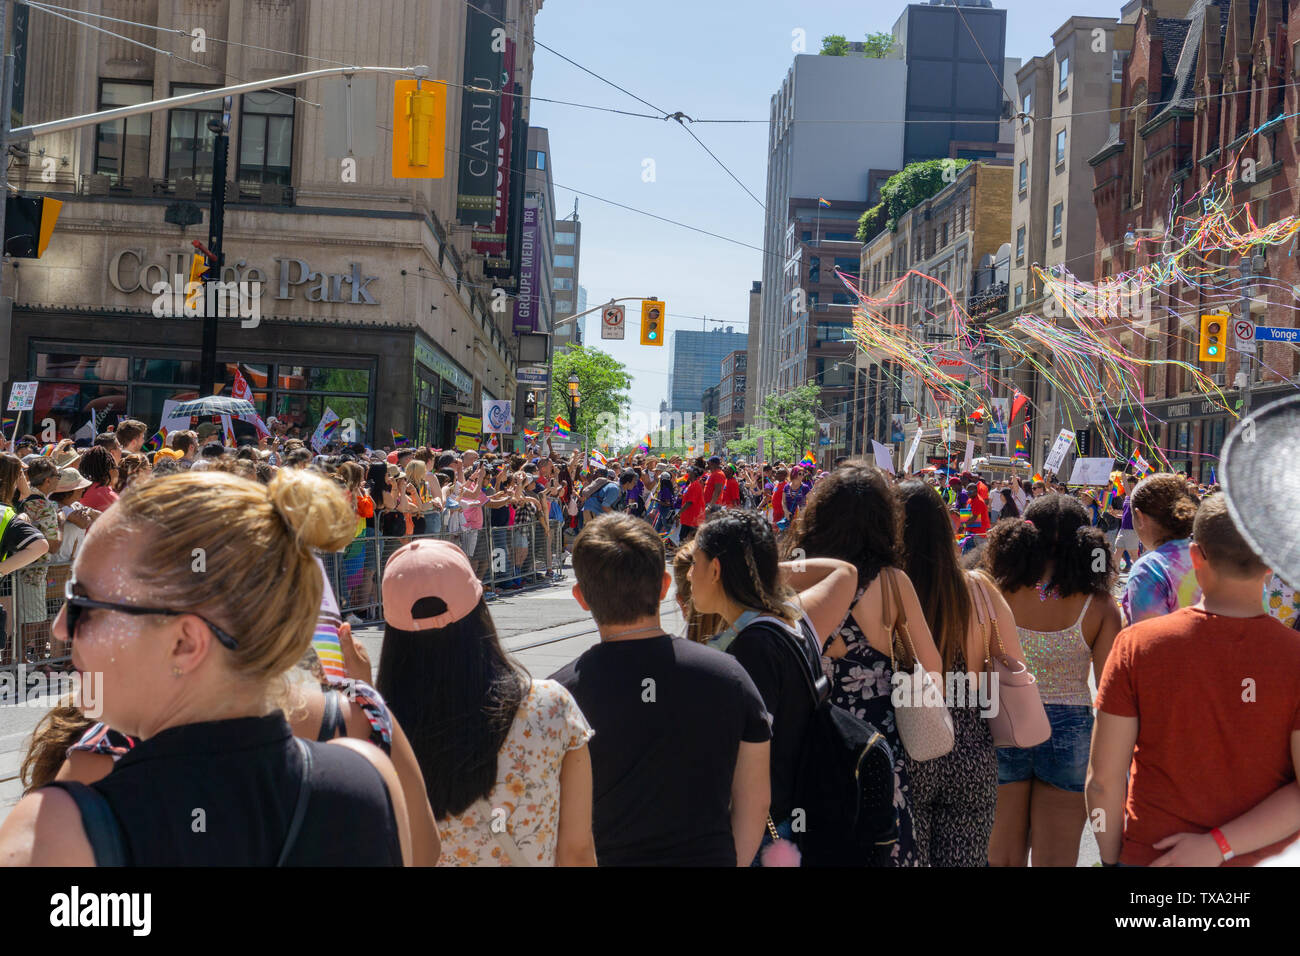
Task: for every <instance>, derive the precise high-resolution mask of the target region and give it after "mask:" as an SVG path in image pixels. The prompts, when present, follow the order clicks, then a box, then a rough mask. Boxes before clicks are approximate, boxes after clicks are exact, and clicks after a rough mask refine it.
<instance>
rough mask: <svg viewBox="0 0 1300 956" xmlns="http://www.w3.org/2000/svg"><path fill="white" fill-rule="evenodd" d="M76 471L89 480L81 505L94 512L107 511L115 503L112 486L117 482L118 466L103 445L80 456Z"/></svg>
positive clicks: (115, 497)
mask: <svg viewBox="0 0 1300 956" xmlns="http://www.w3.org/2000/svg"><path fill="white" fill-rule="evenodd" d="M77 470H78V471H80V472H81V473H82V474H83V475H85V476H86V478H88V479H89V480H90V487H89V488H87V489H86V493H85V494H84V495H82V496H81V501H82V504H84V505H86V507H88V508H94V509H95V510H96V511H107V510H108V509H109V508H110V507H111V506H112V505H113V504H114V503H115V502H116V501H117V492H116V491H114V490H113V486H114V484H116V482H117V474H118V466H117V462H116V461H114V460H113V456H112V454H110V453H109V450H108V449H107V448H105V447H104V446H103V445H95V446H94V447H93V448H89V449H87V450H86V453H85V454H84V455H82V456H81V461H79V462H78V463H77Z"/></svg>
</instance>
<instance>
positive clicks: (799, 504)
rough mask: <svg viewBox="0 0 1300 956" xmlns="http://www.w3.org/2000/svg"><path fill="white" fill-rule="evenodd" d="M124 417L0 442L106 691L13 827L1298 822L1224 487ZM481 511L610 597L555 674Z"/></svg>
mask: <svg viewBox="0 0 1300 956" xmlns="http://www.w3.org/2000/svg"><path fill="white" fill-rule="evenodd" d="M137 425H138V426H139V427H138V428H137V427H136V426H137ZM144 432H145V428H144V426H143V425H139V423H134V422H130V421H126V422H122V423H121V424H120V425H119V426H118V427H117V428H116V429H115V430H114V432H110V433H106V434H105V435H101V436H99V437H98V438H97V439H96V440H95V443H94V445H93V446H92V447H90V448H86V449H77V448H74V447H72V446H71V445H70V444H69V443H60V444H58V445H55V446H51V447H46V448H44V449H43V450H42V449H40V448H36V449H32V448H30V447H28V444H29V443H26V442H24V441H20V442H19V443H18V447H16V448H15V452H14V453H13V454H4V455H3V456H0V497H2V499H3V501H4V502H5V503H6V505H7V507H6V508H5V512H4V516H3V519H2V520H3V528H0V558H2V560H0V574H5V573H9V572H11V571H18V572H19V573H20V574H27V575H32V576H33V578H35V577H36V576H37V575H40V574H41V573H42V572H41V561H42V560H44V559H47V558H48V557H49V556H51V555H64V554H66V555H67V556H69V557H71V558H73V559H74V564H73V573H72V576H71V578H70V579H69V581H68V582H67V585H66V591H65V601H64V605H63V608H62V610H61V611H60V612H59V614H58V617H57V618H56V620H55V621H54V624H53V632H54V635H53V636H54V639H55V640H58V641H63V642H67V644H68V646H70V648H71V662H72V665H73V666H74V668H75V669H76V671H77V672H78V673H81V674H94V675H96V676H97V678H98V680H99V683H100V687H99V690H100V701H101V709H102V713H100V714H98V715H96V716H95V717H94V718H92V717H91V716H90V715H88V714H85V713H83V711H82V709H81V706H80V705H81V704H82V701H80V700H79V699H77V698H76V697H75V696H74V697H73V698H69V699H67V700H65V701H63V702H62V705H61V706H60V707H58V708H56V709H54V710H52V711H51V712H50V714H49V715H48V716H47V717H46V718H45V719H44V720H43V721H42V722H41V724H40V726H39V727H38V728H37V730H36V732H35V733H34V734H33V738H32V741H31V745H30V748H29V750H28V753H27V755H26V759H25V761H24V765H23V780H24V784H25V786H26V787H27V788H28V790H27V795H26V796H25V797H24V798H23V799H22V800H21V801H20V802H19V803H18V805H17V806H16V807H15V808H14V809H13V810H12V811H11V812H10V814H9V816H8V818H7V819H6V820H5V822H4V824H3V826H0V860H4V861H7V862H10V863H20V864H21V863H29V864H35V865H70V864H87V865H89V864H98V865H110V864H114V863H130V864H134V865H176V864H181V865H196V864H207V865H213V864H227V865H342V864H352V865H403V864H405V865H435V864H436V865H442V866H454V865H488V866H494V865H503V866H518V865H525V866H538V865H575V866H582V865H605V866H617V865H657V866H663V865H679V866H736V865H741V866H751V865H752V866H794V865H807V866H819V865H852V866H878V867H894V866H909V867H910V866H943V867H949V866H984V865H995V866H1025V865H1028V864H1029V863H1030V862H1031V861H1032V864H1033V865H1036V866H1072V865H1075V864H1076V863H1077V860H1078V854H1079V848H1080V842H1081V839H1082V838H1083V836H1084V834H1085V831H1087V830H1091V832H1092V833H1093V834H1094V835H1095V839H1096V842H1097V845H1098V849H1099V852H1100V857H1101V861H1102V865H1104V866H1146V865H1180V864H1194V865H1218V864H1220V863H1228V862H1231V863H1232V864H1233V865H1241V864H1249V863H1253V862H1256V861H1258V860H1261V859H1263V858H1266V857H1270V856H1272V855H1274V854H1277V853H1280V852H1282V851H1283V850H1285V848H1286V847H1287V846H1288V845H1289V844H1290V843H1291V842H1292V841H1293V840H1294V839H1295V838H1296V836H1297V835H1300V786H1297V783H1296V766H1297V765H1298V764H1300V635H1297V634H1296V633H1295V629H1296V627H1297V626H1300V615H1297V613H1296V608H1297V606H1298V605H1297V603H1296V598H1295V595H1294V592H1293V591H1292V590H1291V588H1289V587H1288V586H1287V584H1286V583H1285V582H1284V581H1283V580H1282V578H1281V577H1280V576H1278V575H1275V574H1274V573H1273V571H1272V570H1271V569H1270V568H1269V567H1268V565H1267V563H1266V561H1265V559H1264V558H1263V557H1261V555H1260V554H1259V553H1258V552H1257V551H1255V550H1254V549H1253V548H1252V546H1251V545H1250V544H1249V543H1248V536H1247V535H1245V534H1244V533H1243V531H1242V529H1241V527H1240V525H1239V523H1238V520H1237V519H1236V518H1234V516H1233V514H1232V513H1231V509H1230V508H1229V505H1228V502H1227V500H1226V496H1225V495H1224V494H1223V493H1222V491H1221V489H1219V488H1218V486H1217V485H1216V486H1211V487H1203V486H1200V485H1197V484H1195V483H1193V482H1191V481H1190V480H1189V479H1188V478H1187V477H1186V476H1181V475H1176V474H1170V473H1161V474H1154V475H1147V476H1139V475H1136V474H1123V473H1116V474H1115V475H1113V476H1111V484H1110V486H1109V487H1108V488H1106V489H1105V490H1104V491H1099V490H1098V489H1074V490H1071V489H1069V488H1068V487H1066V486H1065V485H1063V484H1061V483H1060V482H1058V481H1055V480H1054V479H1053V476H1051V475H1048V476H1046V478H1045V479H1035V480H1033V481H1022V480H1020V479H1019V478H1018V477H1016V476H1014V475H1010V476H1007V477H1006V478H1002V479H995V478H994V477H993V476H992V475H985V474H981V473H979V472H976V471H972V472H958V473H955V474H951V475H950V474H946V473H944V472H942V471H936V470H934V469H928V470H927V471H926V472H923V473H921V474H918V475H907V476H894V475H891V474H888V473H886V472H884V471H882V470H880V469H879V468H877V467H875V466H874V465H873V464H871V463H868V462H865V461H858V460H845V459H840V460H837V461H835V462H834V463H828V465H829V467H821V468H819V467H818V466H817V465H816V464H815V463H811V462H810V461H809V459H808V458H805V459H804V460H803V461H801V462H797V463H782V462H770V463H762V462H760V463H743V462H736V461H733V462H724V461H723V460H722V459H721V458H719V457H714V458H709V459H701V458H684V457H678V456H668V457H667V458H663V457H659V456H655V455H651V454H647V453H644V452H643V453H640V454H628V455H624V456H619V457H616V458H612V459H606V458H604V457H603V456H595V457H593V458H585V457H584V456H583V455H581V454H574V455H570V456H564V455H558V454H553V453H548V452H549V447H547V448H546V450H545V451H543V450H542V448H540V447H537V446H534V447H533V448H531V449H530V450H529V452H528V453H527V454H523V455H518V454H514V455H494V454H491V453H486V452H482V453H480V452H474V451H465V452H454V451H443V450H439V449H432V448H421V449H407V448H403V449H383V450H379V451H373V452H372V451H369V450H367V449H364V448H362V447H360V446H348V447H340V446H335V447H332V448H328V449H325V450H324V453H322V454H315V453H314V452H313V451H312V450H310V449H309V448H307V447H305V446H302V445H301V444H300V443H296V440H292V439H290V440H279V439H276V438H274V437H273V438H272V440H271V441H270V442H263V443H262V447H257V446H251V445H250V446H248V447H245V448H240V449H227V448H224V447H223V446H222V444H221V436H220V434H219V433H218V434H215V435H213V434H212V433H211V432H209V430H208V428H207V427H206V426H201V427H200V428H199V429H196V431H195V432H180V433H176V434H173V435H172V436H170V438H169V445H168V447H167V448H165V449H163V450H161V451H158V452H155V453H153V454H151V455H150V454H145V453H144V452H143V451H142V450H141V445H142V443H143V438H144ZM205 433H206V434H205ZM473 514H477V515H478V518H477V520H471V515H473ZM498 515H500V516H501V517H498ZM534 527H536V528H538V529H540V530H538V531H537V532H536V533H537V534H540V535H543V536H545V539H544V540H545V542H546V547H545V548H544V549H541V550H538V549H536V548H534V547H531V546H530V541H529V540H528V539H525V538H523V537H522V532H521V531H520V530H519V529H523V528H529V529H531V528H534ZM498 528H501V529H505V530H504V531H503V532H502V533H501V534H500V536H499V539H498V540H500V541H501V542H504V548H505V549H506V550H507V551H509V552H510V554H509V568H510V571H509V572H508V574H509V575H515V577H514V579H512V580H510V581H509V582H508V583H509V584H513V585H515V586H523V585H524V584H526V583H528V582H529V581H534V580H537V581H547V580H553V577H554V575H556V574H557V573H558V572H559V570H560V569H559V562H558V560H557V561H556V562H554V563H552V562H551V560H550V556H551V555H559V554H561V553H565V552H567V556H568V557H570V558H571V562H572V569H573V576H574V578H575V582H574V583H573V585H572V590H573V596H574V598H575V599H576V601H577V603H578V604H579V606H580V607H581V608H582V609H583V610H584V611H585V612H587V613H589V614H590V615H591V618H592V620H593V622H594V624H595V627H596V629H597V630H598V631H599V634H600V641H599V643H597V644H596V645H594V646H592V647H591V648H589V649H588V650H586V651H585V652H583V653H582V654H580V655H579V656H578V657H577V658H575V659H574V660H573V661H571V662H570V663H569V664H567V665H566V666H565V667H562V668H561V669H560V670H559V671H557V672H556V673H554V674H552V675H550V676H549V677H548V678H546V679H541V678H538V677H535V676H533V675H531V674H529V673H528V672H527V670H526V669H524V668H523V667H522V665H521V664H520V663H519V662H518V661H517V660H515V659H514V658H513V657H512V656H511V655H510V654H509V653H508V652H507V651H506V649H505V648H504V646H503V644H502V642H501V640H500V637H499V635H498V633H497V630H496V627H495V625H494V623H493V618H492V613H491V608H490V605H489V601H488V598H489V597H490V594H489V591H488V589H487V587H486V586H485V583H484V580H485V575H484V568H483V560H484V552H485V547H483V546H481V545H482V544H483V539H484V538H485V537H486V536H485V535H484V532H489V533H491V532H494V531H495V530H496V529H498ZM367 533H369V534H371V535H376V534H377V535H382V536H385V537H388V538H397V539H400V540H399V541H398V542H395V543H397V544H400V547H397V548H396V549H395V550H394V552H393V553H392V554H391V555H390V556H387V559H386V561H385V562H384V563H383V567H382V577H381V578H380V579H379V580H378V581H377V582H375V583H374V585H373V586H374V587H376V588H377V589H378V592H379V593H378V594H377V595H375V597H376V601H375V606H376V607H377V608H379V609H381V613H382V621H383V625H384V635H383V643H382V650H381V652H380V655H379V661H378V669H377V676H376V675H375V674H374V673H373V670H372V665H371V662H370V660H369V658H368V656H367V654H366V652H365V650H364V647H363V646H362V645H361V644H360V643H359V642H357V641H354V640H353V637H352V633H351V629H352V626H354V625H355V624H357V623H360V622H359V621H358V620H356V619H352V620H348V619H346V618H345V617H342V618H341V617H340V613H339V612H340V605H339V602H338V597H337V595H335V594H334V593H332V588H331V583H330V580H329V575H327V574H326V573H325V570H324V565H323V564H322V561H321V556H322V555H328V554H342V555H343V556H344V558H343V560H344V562H345V567H346V566H347V560H348V559H347V556H348V554H349V551H350V549H353V548H355V547H356V546H357V543H358V539H359V538H364V537H365V535H366V534H367ZM532 533H533V532H531V531H530V532H529V534H532ZM552 534H558V535H560V536H561V537H560V540H558V541H555V542H551V540H550V535H552ZM69 542H71V545H70V547H69ZM552 545H554V546H552ZM493 547H494V548H495V547H496V545H493ZM538 554H542V555H545V556H546V558H545V559H544V560H543V561H541V562H540V563H539V562H538V561H537V560H536V559H535V556H536V555H538ZM196 555H201V556H202V560H197V559H196V557H195V556H196ZM494 580H500V576H497V577H496V578H494ZM32 586H33V587H36V586H38V585H37V584H36V583H33V584H32ZM39 586H40V587H44V583H43V582H41V583H40V585H39ZM360 586H363V587H364V586H365V584H364V582H362V584H361V585H360ZM670 592H671V593H672V594H673V596H674V598H675V599H676V602H677V605H678V607H679V608H680V610H681V613H682V618H683V621H684V623H685V630H684V633H683V634H681V635H676V634H672V633H670V632H669V631H668V630H667V629H666V628H665V626H664V621H663V619H662V606H663V602H664V601H665V600H666V599H667V598H668V595H669V594H670ZM26 623H27V622H20V624H26ZM1029 675H1032V676H1029ZM1094 687H1095V688H1096V693H1095V694H1094ZM196 808H198V809H197V810H196ZM199 811H203V821H202V823H203V825H202V826H199V825H198V823H197V822H196V821H197V819H198V818H197V817H196V814H198V813H199ZM344 820H346V821H347V826H345V827H340V826H339V825H338V824H339V823H340V821H344Z"/></svg>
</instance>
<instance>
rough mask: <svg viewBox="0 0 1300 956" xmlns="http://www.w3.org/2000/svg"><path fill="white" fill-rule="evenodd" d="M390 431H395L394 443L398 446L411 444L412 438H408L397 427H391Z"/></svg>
mask: <svg viewBox="0 0 1300 956" xmlns="http://www.w3.org/2000/svg"><path fill="white" fill-rule="evenodd" d="M389 431H391V432H392V433H393V444H394V445H396V446H397V447H398V448H401V447H403V446H405V445H409V444H410V443H411V439H409V438H407V437H406V436H405V435H403V434H402V433H401V432H399V431H398V430H397V429H396V428H390V429H389Z"/></svg>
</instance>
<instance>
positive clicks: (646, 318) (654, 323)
mask: <svg viewBox="0 0 1300 956" xmlns="http://www.w3.org/2000/svg"><path fill="white" fill-rule="evenodd" d="M666 312H667V309H666V308H665V307H664V303H663V302H662V301H661V300H660V299H644V300H642V302H641V344H642V345H663V344H664V314H665V313H666Z"/></svg>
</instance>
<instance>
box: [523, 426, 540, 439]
mask: <svg viewBox="0 0 1300 956" xmlns="http://www.w3.org/2000/svg"><path fill="white" fill-rule="evenodd" d="M524 437H525V438H536V437H537V432H535V431H533V430H532V429H531V428H525V429H524Z"/></svg>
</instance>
